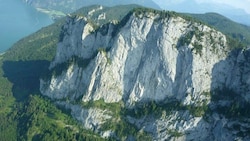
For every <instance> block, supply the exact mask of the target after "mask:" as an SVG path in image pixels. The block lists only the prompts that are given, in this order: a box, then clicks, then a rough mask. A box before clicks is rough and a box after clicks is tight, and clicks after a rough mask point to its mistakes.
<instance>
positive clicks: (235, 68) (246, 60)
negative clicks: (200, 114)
mask: <svg viewBox="0 0 250 141" xmlns="http://www.w3.org/2000/svg"><path fill="white" fill-rule="evenodd" d="M249 79H250V50H249V49H248V50H245V51H242V50H241V49H235V50H233V51H231V52H230V54H229V55H228V57H227V58H226V59H225V60H222V61H220V62H218V63H217V64H215V65H214V67H213V70H212V82H211V103H210V105H209V106H210V107H209V109H210V112H211V113H214V112H217V113H219V114H222V115H224V116H225V117H226V118H229V119H231V118H234V119H235V118H236V119H239V118H245V117H247V118H250V109H249V108H247V107H250V103H249V100H250V98H249V96H248V98H247V97H246V95H245V94H249V93H250V86H249V85H250V84H249Z"/></svg>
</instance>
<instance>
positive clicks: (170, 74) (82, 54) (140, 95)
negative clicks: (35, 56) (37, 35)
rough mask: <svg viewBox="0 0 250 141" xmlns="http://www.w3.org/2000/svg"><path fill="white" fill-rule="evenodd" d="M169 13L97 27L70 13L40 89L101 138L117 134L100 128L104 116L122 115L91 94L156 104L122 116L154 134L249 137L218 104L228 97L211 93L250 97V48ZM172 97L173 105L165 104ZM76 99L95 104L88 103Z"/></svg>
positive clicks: (128, 104) (110, 100) (130, 105)
mask: <svg viewBox="0 0 250 141" xmlns="http://www.w3.org/2000/svg"><path fill="white" fill-rule="evenodd" d="M166 15H167V16H165V17H163V16H162V15H161V14H159V13H153V12H133V13H130V14H128V15H127V16H126V17H125V18H124V19H123V20H122V21H120V23H118V24H113V23H109V24H105V25H102V26H101V27H99V28H97V29H96V28H95V26H94V25H93V24H90V23H88V22H87V19H86V18H84V17H68V20H67V21H66V24H65V25H64V26H63V28H62V34H61V40H60V42H59V43H58V48H57V54H56V57H55V59H54V61H53V62H52V63H51V65H50V70H51V75H50V76H48V78H43V79H41V86H40V90H41V92H42V94H44V95H46V96H48V97H50V98H51V99H54V100H56V101H60V102H63V103H64V104H63V105H67V106H66V107H67V108H68V109H71V112H72V115H73V116H74V117H75V118H76V119H78V120H79V121H81V122H82V123H83V126H84V127H85V128H88V129H92V130H94V131H96V132H97V133H100V134H102V135H103V137H108V136H115V137H117V136H116V135H115V131H112V129H110V130H103V128H101V127H102V125H103V124H104V123H105V122H107V121H108V120H111V119H112V121H118V122H119V120H121V119H120V117H116V116H114V115H113V114H111V113H112V112H113V111H112V110H111V109H112V108H110V109H105V108H101V107H100V104H99V106H96V105H98V104H93V103H95V102H96V101H98V102H100V101H102V103H104V104H107V105H109V104H114V103H119V105H120V106H121V107H120V108H122V109H128V110H130V111H133V109H136V108H137V109H138V107H140V106H141V105H145V104H146V105H147V103H152V102H153V104H151V107H150V106H148V107H147V106H146V108H148V109H150V108H152V106H154V104H156V107H157V106H158V107H161V108H155V109H153V110H152V111H151V112H153V113H154V110H155V111H157V112H158V113H155V114H156V115H157V116H155V115H154V114H151V113H147V114H145V113H143V112H141V114H142V115H140V116H138V114H137V113H140V112H137V113H136V112H134V114H126V112H125V114H123V115H120V116H122V117H123V119H124V118H125V119H126V122H128V123H130V124H132V125H134V126H136V128H137V129H138V130H139V131H144V132H146V133H148V134H149V135H150V136H151V137H152V139H155V140H233V139H243V140H247V139H249V136H243V137H242V136H238V133H239V132H244V131H243V129H242V130H238V131H237V130H235V129H233V125H234V124H235V125H236V124H237V125H240V126H242V127H244V129H249V128H250V124H244V125H243V122H242V121H240V120H231V119H230V118H228V117H226V116H225V114H221V113H220V112H219V110H216V107H217V106H218V105H219V106H221V103H222V107H223V103H224V107H226V106H227V105H228V104H229V105H230V104H232V101H230V100H223V99H216V100H217V101H216V100H215V98H214V96H216V95H218V93H219V92H222V91H223V90H225V89H228V90H231V91H233V93H236V94H238V95H237V96H238V97H240V98H242V99H244V101H249V99H250V74H249V73H250V71H249V70H250V64H249V62H250V55H249V50H244V51H243V50H237V51H231V50H230V49H229V46H228V44H229V43H228V42H227V38H226V36H225V35H223V34H222V33H220V32H218V31H216V30H214V29H212V28H210V27H208V26H206V25H203V24H200V23H196V22H191V21H188V20H185V19H184V18H181V17H179V16H176V15H174V14H166ZM220 94H221V95H223V93H220ZM173 101H174V102H175V103H177V104H174V105H173V104H169V103H173ZM217 102H218V103H219V104H218V103H217ZM81 103H85V104H86V103H92V104H90V105H91V106H92V107H91V108H90V107H86V106H85V107H84V106H81ZM120 103H122V104H120ZM93 105H94V106H93ZM149 105H150V104H149ZM225 105H226V106H225ZM171 106H172V108H171ZM141 107H143V106H141ZM159 109H160V110H159ZM169 109H170V110H169ZM208 109H212V110H214V112H213V111H210V112H208V111H209V110H208ZM139 110H140V108H139ZM141 110H142V111H143V110H145V109H141ZM143 114H144V115H143ZM112 115H113V116H112ZM248 123H249V122H248ZM127 139H130V140H135V138H133V137H131V136H130V137H127Z"/></svg>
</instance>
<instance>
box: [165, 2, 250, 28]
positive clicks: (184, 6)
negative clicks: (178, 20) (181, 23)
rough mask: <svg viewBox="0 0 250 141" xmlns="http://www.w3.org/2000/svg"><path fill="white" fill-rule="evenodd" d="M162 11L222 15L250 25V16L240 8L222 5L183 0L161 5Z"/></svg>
mask: <svg viewBox="0 0 250 141" xmlns="http://www.w3.org/2000/svg"><path fill="white" fill-rule="evenodd" d="M161 8H162V9H166V10H173V11H177V12H182V13H197V14H203V13H208V12H214V13H220V14H221V15H224V16H226V17H228V18H230V19H231V20H233V21H235V22H238V23H242V24H245V25H248V26H249V25H250V14H248V13H246V12H245V11H244V10H242V9H239V8H234V7H232V6H229V5H225V4H220V3H213V4H211V3H208V2H197V1H195V0H182V1H176V2H168V3H162V4H161Z"/></svg>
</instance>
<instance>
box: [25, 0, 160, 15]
mask: <svg viewBox="0 0 250 141" xmlns="http://www.w3.org/2000/svg"><path fill="white" fill-rule="evenodd" d="M25 2H26V3H28V4H30V5H32V6H33V7H35V8H37V9H38V10H40V11H42V12H45V13H48V14H50V15H51V16H52V17H57V16H59V17H60V16H63V15H65V14H67V13H71V12H74V11H75V10H77V9H80V8H82V7H86V6H90V5H103V6H115V5H128V4H137V5H142V6H145V7H151V8H155V9H160V7H159V6H158V5H157V4H156V3H155V2H154V1H152V0H143V1H142V0H126V1H124V0H91V1H88V0H60V1H58V0H25Z"/></svg>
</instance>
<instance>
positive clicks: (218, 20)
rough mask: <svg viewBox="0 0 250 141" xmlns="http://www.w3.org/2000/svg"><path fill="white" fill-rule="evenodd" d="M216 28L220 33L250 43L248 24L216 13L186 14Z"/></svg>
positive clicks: (249, 27)
mask: <svg viewBox="0 0 250 141" xmlns="http://www.w3.org/2000/svg"><path fill="white" fill-rule="evenodd" d="M186 15H188V16H191V17H193V18H195V19H198V20H201V21H202V22H204V23H206V24H208V25H210V26H212V27H214V28H216V29H217V30H219V31H221V32H222V33H224V34H226V35H228V36H230V37H232V38H234V39H237V40H238V41H240V42H242V43H244V44H247V45H250V26H246V25H243V24H239V23H236V22H234V21H232V20H230V19H228V18H226V17H224V16H222V15H220V14H217V13H206V14H186Z"/></svg>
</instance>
